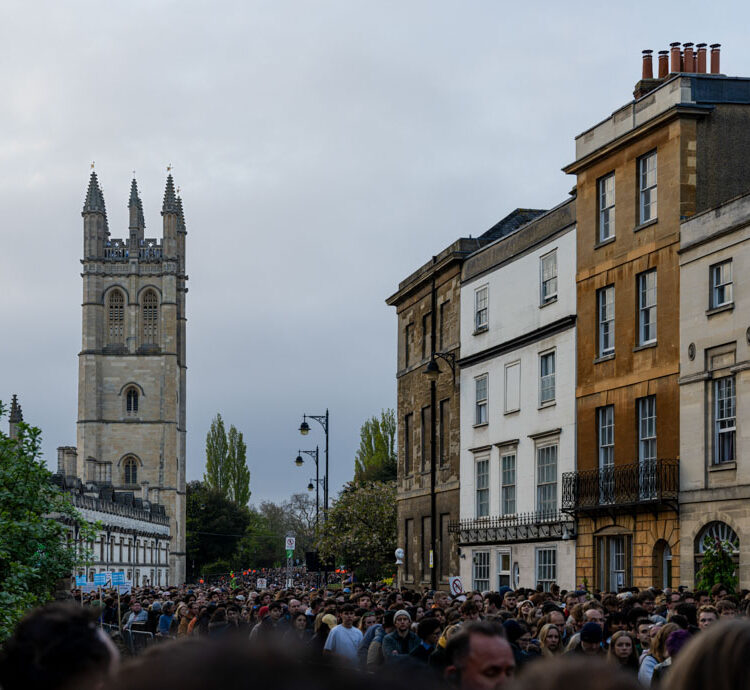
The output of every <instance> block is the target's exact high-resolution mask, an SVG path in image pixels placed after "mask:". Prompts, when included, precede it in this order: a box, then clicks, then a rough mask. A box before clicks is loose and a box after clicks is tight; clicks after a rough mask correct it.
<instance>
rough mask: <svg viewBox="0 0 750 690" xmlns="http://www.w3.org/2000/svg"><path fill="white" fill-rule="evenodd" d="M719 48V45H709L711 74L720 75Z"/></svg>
mask: <svg viewBox="0 0 750 690" xmlns="http://www.w3.org/2000/svg"><path fill="white" fill-rule="evenodd" d="M719 48H721V43H712V44H711V74H720V73H721V70H720V69H719Z"/></svg>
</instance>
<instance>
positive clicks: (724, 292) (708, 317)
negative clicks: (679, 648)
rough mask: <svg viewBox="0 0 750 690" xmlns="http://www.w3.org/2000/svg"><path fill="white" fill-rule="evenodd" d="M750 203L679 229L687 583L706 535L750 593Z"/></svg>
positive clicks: (734, 203) (743, 199) (733, 204)
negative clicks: (723, 548)
mask: <svg viewBox="0 0 750 690" xmlns="http://www.w3.org/2000/svg"><path fill="white" fill-rule="evenodd" d="M748 315H750V194H745V195H744V196H740V197H737V198H734V199H732V200H731V201H728V202H726V203H724V204H722V205H720V206H718V207H717V208H713V209H710V210H708V211H704V212H703V213H700V214H697V215H695V216H693V217H691V218H690V219H689V220H686V221H684V222H683V223H682V224H681V229H680V428H681V430H682V433H681V437H680V534H681V537H680V552H681V554H682V563H683V565H682V568H681V577H680V580H681V582H682V584H685V585H687V586H689V587H693V586H694V582H695V572H696V570H697V568H698V567H699V564H700V561H701V558H702V552H703V542H704V538H705V536H706V535H711V536H719V537H720V538H722V539H728V540H729V541H731V542H732V544H733V545H734V547H735V558H736V560H737V563H738V567H739V579H740V587H748V586H750V344H749V343H750V328H749V326H750V320H749V319H748Z"/></svg>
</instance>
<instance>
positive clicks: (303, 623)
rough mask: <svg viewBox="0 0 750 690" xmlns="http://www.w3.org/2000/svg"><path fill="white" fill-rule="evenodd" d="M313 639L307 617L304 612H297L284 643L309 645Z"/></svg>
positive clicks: (286, 633)
mask: <svg viewBox="0 0 750 690" xmlns="http://www.w3.org/2000/svg"><path fill="white" fill-rule="evenodd" d="M311 638H312V633H311V632H310V630H309V629H308V627H307V616H306V615H305V612H304V611H297V613H295V614H294V616H292V619H291V625H290V626H289V628H288V630H287V631H286V632H285V633H284V642H292V643H297V644H307V643H308V642H309V641H310V639H311Z"/></svg>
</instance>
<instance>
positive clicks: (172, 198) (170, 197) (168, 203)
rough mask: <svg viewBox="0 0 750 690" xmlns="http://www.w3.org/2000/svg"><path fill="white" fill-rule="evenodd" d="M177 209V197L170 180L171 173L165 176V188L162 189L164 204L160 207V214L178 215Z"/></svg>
mask: <svg viewBox="0 0 750 690" xmlns="http://www.w3.org/2000/svg"><path fill="white" fill-rule="evenodd" d="M179 212H180V210H179V207H178V205H177V196H176V195H175V192H174V180H173V179H172V173H169V175H167V186H166V188H165V189H164V203H163V204H162V207H161V214H162V215H164V214H165V213H174V214H175V215H179Z"/></svg>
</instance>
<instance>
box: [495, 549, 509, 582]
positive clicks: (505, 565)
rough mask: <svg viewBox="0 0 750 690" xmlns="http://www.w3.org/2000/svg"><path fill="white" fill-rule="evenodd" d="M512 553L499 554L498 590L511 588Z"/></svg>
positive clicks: (501, 552) (500, 552) (504, 551)
mask: <svg viewBox="0 0 750 690" xmlns="http://www.w3.org/2000/svg"><path fill="white" fill-rule="evenodd" d="M510 586H511V584H510V551H508V550H502V551H498V552H497V588H498V589H500V588H501V587H510Z"/></svg>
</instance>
